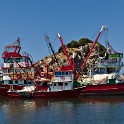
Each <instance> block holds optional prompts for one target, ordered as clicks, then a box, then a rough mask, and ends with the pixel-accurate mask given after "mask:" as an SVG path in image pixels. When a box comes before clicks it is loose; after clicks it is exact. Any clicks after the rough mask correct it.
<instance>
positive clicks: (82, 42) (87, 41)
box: [79, 38, 93, 46]
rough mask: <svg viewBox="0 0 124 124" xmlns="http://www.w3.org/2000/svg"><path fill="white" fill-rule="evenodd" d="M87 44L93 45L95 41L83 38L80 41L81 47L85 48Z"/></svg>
mask: <svg viewBox="0 0 124 124" xmlns="http://www.w3.org/2000/svg"><path fill="white" fill-rule="evenodd" d="M86 43H93V41H92V40H89V39H88V38H81V39H80V40H79V46H84V45H85V44H86Z"/></svg>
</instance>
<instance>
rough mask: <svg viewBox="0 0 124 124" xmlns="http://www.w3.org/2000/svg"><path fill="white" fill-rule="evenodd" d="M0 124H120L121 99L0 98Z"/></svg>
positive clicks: (123, 120) (123, 99) (123, 106)
mask: <svg viewBox="0 0 124 124" xmlns="http://www.w3.org/2000/svg"><path fill="white" fill-rule="evenodd" d="M0 124H124V96H90V97H88V96H84V97H80V98H73V99H72V98H71V99H40V98H38V99H15V98H8V97H0Z"/></svg>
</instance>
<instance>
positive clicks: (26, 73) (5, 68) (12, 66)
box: [0, 38, 34, 95]
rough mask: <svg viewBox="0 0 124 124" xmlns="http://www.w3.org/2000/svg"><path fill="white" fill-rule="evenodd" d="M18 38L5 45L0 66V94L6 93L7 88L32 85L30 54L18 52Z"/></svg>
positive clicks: (32, 72) (19, 48)
mask: <svg viewBox="0 0 124 124" xmlns="http://www.w3.org/2000/svg"><path fill="white" fill-rule="evenodd" d="M20 50H21V46H20V38H18V39H17V40H16V41H15V42H14V43H13V44H11V45H8V46H5V49H4V52H3V54H2V58H3V60H4V63H3V64H2V66H1V81H0V95H8V94H7V91H8V90H9V89H11V90H13V89H16V90H21V89H22V88H23V87H24V86H28V85H34V84H33V82H32V81H33V80H34V65H33V59H32V57H31V55H30V54H28V53H26V52H23V53H22V54H20Z"/></svg>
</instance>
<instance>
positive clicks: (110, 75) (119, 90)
mask: <svg viewBox="0 0 124 124" xmlns="http://www.w3.org/2000/svg"><path fill="white" fill-rule="evenodd" d="M102 29H105V30H107V31H108V29H106V26H102V28H101V30H100V32H99V34H98V36H97V38H96V40H95V42H94V43H93V46H92V47H91V49H90V51H89V53H88V55H87V57H86V59H85V60H84V63H83V64H82V67H81V69H83V68H84V65H85V63H86V61H87V59H88V58H89V56H90V55H91V53H92V50H93V48H94V46H95V44H96V43H97V40H98V38H99V36H100V34H101V31H102ZM122 58H123V53H118V52H116V51H115V50H114V49H113V48H112V46H111V45H110V43H109V42H108V41H107V51H106V52H105V56H104V57H99V56H97V61H98V63H97V64H96V65H94V66H93V67H92V68H90V69H89V76H88V78H85V79H84V78H83V79H82V80H83V81H82V82H81V83H82V85H83V86H84V88H83V90H82V94H81V95H122V94H123V95H124V82H123V81H122V80H121V78H120V70H121V68H122V67H123V62H121V60H122Z"/></svg>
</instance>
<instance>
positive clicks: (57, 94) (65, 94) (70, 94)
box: [8, 88, 82, 98]
mask: <svg viewBox="0 0 124 124" xmlns="http://www.w3.org/2000/svg"><path fill="white" fill-rule="evenodd" d="M81 92H82V88H78V89H73V90H64V91H53V92H52V91H51V92H39V91H34V92H33V93H29V94H28V95H27V93H26V94H25V93H23V95H22V93H21V94H20V93H17V92H9V93H8V95H9V96H10V97H17V98H22V97H32V98H74V97H79V96H80V93H81ZM24 94H25V95H24Z"/></svg>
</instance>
